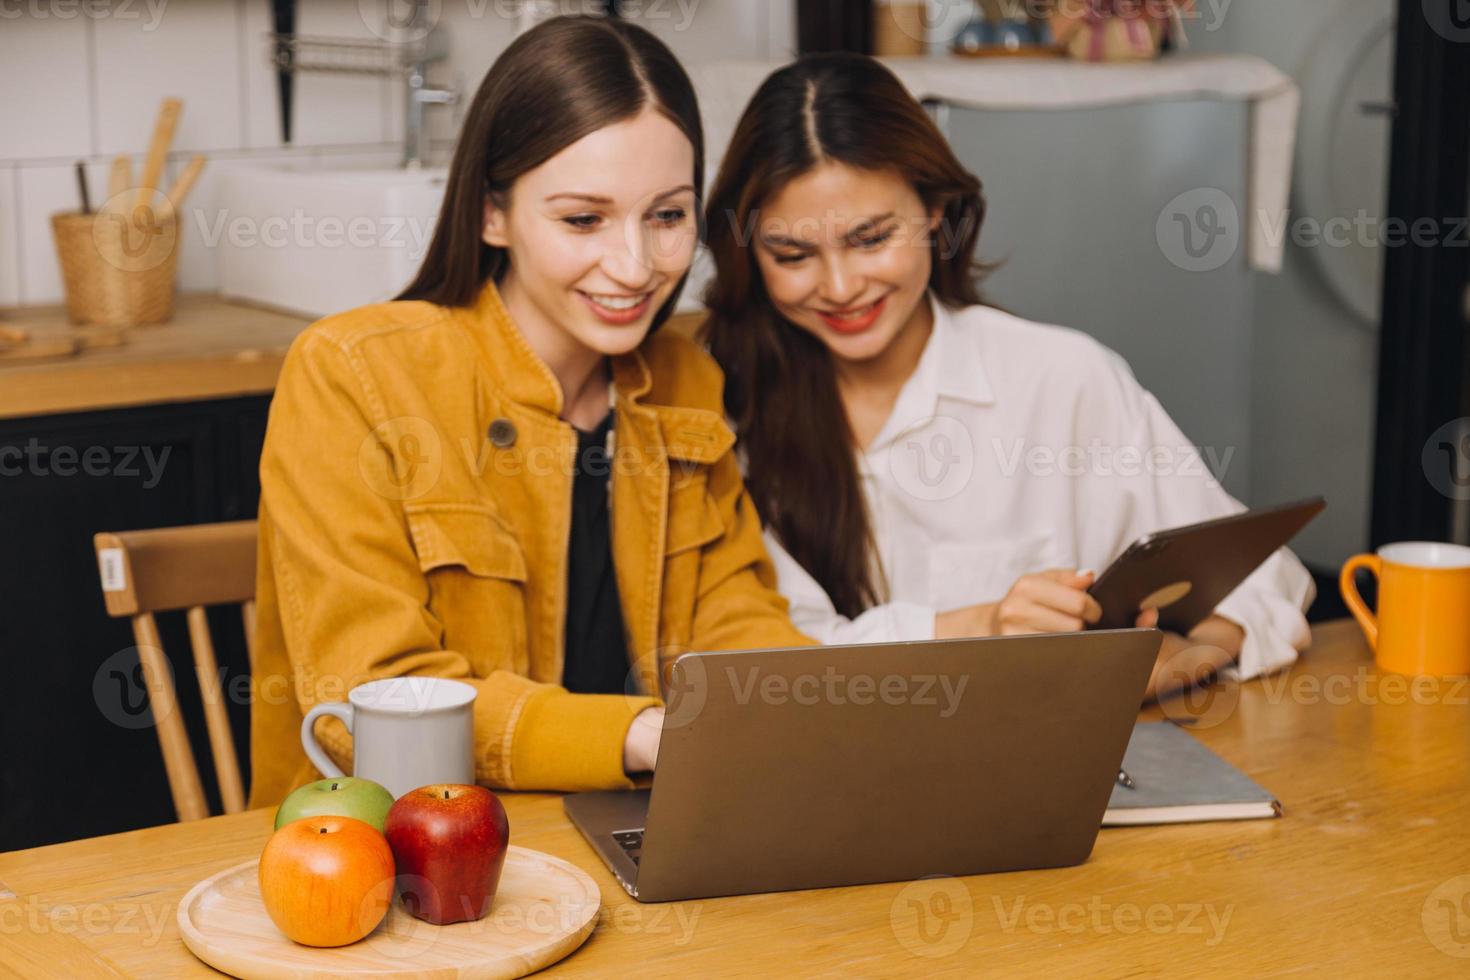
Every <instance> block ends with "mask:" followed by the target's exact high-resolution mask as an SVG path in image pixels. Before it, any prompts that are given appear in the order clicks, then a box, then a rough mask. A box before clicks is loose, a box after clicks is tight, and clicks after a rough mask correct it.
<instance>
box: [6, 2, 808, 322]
mask: <svg viewBox="0 0 1470 980" xmlns="http://www.w3.org/2000/svg"><path fill="white" fill-rule="evenodd" d="M624 3H625V7H626V9H627V10H628V12H629V14H630V15H631V17H632V19H634V20H637V21H639V22H640V23H643V24H645V26H647V27H649V29H650V30H652V31H654V33H656V34H658V35H659V36H660V37H662V38H663V39H664V40H665V41H667V42H668V43H669V44H670V46H672V47H673V49H674V51H675V53H676V54H678V55H679V56H680V57H681V58H683V59H684V60H685V61H686V62H688V63H691V64H693V63H697V62H699V61H702V60H706V59H711V58H731V57H780V56H782V55H783V54H786V53H789V50H790V47H791V45H792V38H793V34H794V29H795V28H794V15H793V13H792V11H793V10H794V7H795V4H794V0H624ZM386 4H387V0H300V4H299V7H298V13H297V30H298V32H299V33H301V34H304V35H305V34H313V35H328V36H337V37H350V38H359V39H374V38H378V37H381V36H384V35H389V36H391V34H392V31H391V29H389V28H388V27H387V26H386V23H385V20H384V17H385V12H386V10H387V6H386ZM438 5H439V9H440V15H439V22H440V23H441V24H443V25H444V27H445V29H446V31H447V35H448V40H449V49H450V54H449V59H448V61H447V62H445V63H443V64H439V65H436V66H435V67H434V68H433V69H432V71H431V79H430V80H431V82H432V83H434V84H451V85H453V86H454V87H456V88H457V89H458V90H459V92H460V93H461V96H462V100H461V103H460V105H459V106H456V107H453V108H447V109H446V108H444V107H440V106H431V107H430V108H429V110H428V118H429V125H430V134H431V136H433V137H434V140H435V142H434V146H435V148H436V150H437V154H438V157H439V161H440V162H442V161H443V160H444V159H445V158H446V157H447V151H448V149H449V147H450V146H451V145H452V143H453V140H454V136H455V134H456V132H457V131H458V127H459V124H460V122H461V121H462V119H463V115H464V113H465V111H466V109H467V107H468V103H469V101H470V99H471V98H473V96H474V93H475V90H476V89H477V88H478V87H479V84H480V81H481V79H482V78H483V77H484V75H485V72H486V71H488V70H489V68H490V65H491V64H492V63H493V62H494V60H495V58H496V57H497V56H498V55H499V54H500V52H501V51H503V50H504V49H505V47H506V45H508V44H509V43H510V42H511V40H512V39H513V38H514V37H515V33H516V28H517V24H516V22H515V19H514V17H513V16H511V14H513V12H514V2H513V0H439V2H438ZM9 6H10V8H11V9H12V13H13V14H15V15H13V16H4V17H3V19H0V93H3V96H0V306H11V305H15V304H17V303H20V304H38V303H56V302H59V301H60V300H61V298H62V296H61V276H60V271H59V269H58V268H57V263H56V252H55V246H54V245H53V243H52V240H51V224H50V222H51V214H52V213H53V212H55V211H63V210H75V209H76V208H77V206H78V204H79V201H78V193H77V187H76V177H75V173H74V171H73V169H72V167H73V163H74V162H75V161H77V160H82V161H84V162H85V164H86V173H87V182H88V187H89V190H90V193H91V196H92V200H93V203H94V205H95V204H100V203H102V201H104V200H105V198H106V187H107V171H108V166H109V163H110V158H111V156H112V155H113V154H115V153H120V152H126V153H128V154H130V156H131V157H132V160H133V172H134V174H135V175H136V174H137V173H139V172H140V171H141V168H142V153H143V151H144V150H145V149H146V148H147V144H148V140H149V137H150V136H151V134H152V131H153V121H154V117H155V115H156V113H157V111H158V105H159V103H160V101H161V100H162V99H163V98H165V97H167V96H170V95H173V96H178V97H180V98H182V99H183V100H184V112H183V116H182V118H181V120H180V124H179V128H178V131H177V133H176V134H175V139H174V145H173V152H172V153H171V155H170V157H169V163H168V168H167V171H166V175H167V179H168V180H169V181H172V180H173V178H174V177H176V176H177V174H178V172H179V170H180V169H181V168H182V167H183V166H184V164H185V163H186V162H187V161H188V159H189V157H190V156H191V155H192V154H193V153H194V152H204V153H206V154H207V155H208V156H209V163H208V165H207V166H206V168H205V171H204V175H203V177H202V178H201V180H200V182H199V184H198V185H197V186H196V187H195V189H194V192H193V194H192V196H191V198H190V200H189V202H188V205H187V208H186V211H187V213H186V215H185V230H184V237H183V242H184V246H183V249H184V250H183V253H182V254H181V256H180V265H179V279H180V286H181V287H182V288H183V289H186V290H196V289H212V288H214V287H215V286H216V284H217V281H218V277H217V275H216V273H215V268H214V254H213V251H212V249H211V248H210V247H209V241H208V239H209V237H210V235H211V234H212V233H213V232H214V231H215V230H217V228H218V224H219V221H220V220H221V216H220V215H219V213H218V205H217V188H218V177H219V174H220V173H221V172H222V171H223V170H224V169H226V168H228V167H232V166H250V165H259V164H261V163H271V164H273V165H294V166H301V167H307V168H310V167H327V168H338V167H342V168H354V167H368V168H380V167H391V166H395V165H396V164H397V161H398V159H399V155H400V153H401V144H402V139H403V89H402V83H401V82H400V81H399V80H397V79H393V78H374V77H361V76H347V75H321V74H301V75H298V76H297V78H296V91H295V99H294V102H295V123H294V133H293V135H294V139H293V142H292V144H291V145H289V146H288V145H283V144H282V142H281V127H280V113H279V108H278V106H279V97H278V94H277V92H276V75H275V69H274V67H273V66H272V65H271V64H270V62H269V42H268V39H267V37H266V35H267V33H269V31H270V30H271V28H272V24H271V16H270V0H135V2H132V3H129V4H126V5H122V4H112V5H102V7H100V8H98V9H101V10H102V11H104V13H106V14H107V16H92V15H87V14H84V13H83V10H82V8H83V7H84V6H85V5H84V4H75V5H70V4H49V5H48V4H25V5H18V4H11V5H9ZM399 6H401V3H400V4H399ZM562 6H563V7H565V8H567V9H568V10H570V9H576V8H579V7H580V6H581V3H580V0H564V2H563V4H562ZM17 12H18V13H17ZM3 13H4V11H0V14H3Z"/></svg>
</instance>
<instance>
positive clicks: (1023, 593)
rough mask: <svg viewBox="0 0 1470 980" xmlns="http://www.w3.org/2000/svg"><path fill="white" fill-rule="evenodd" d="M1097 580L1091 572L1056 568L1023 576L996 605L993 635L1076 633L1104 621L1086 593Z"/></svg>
mask: <svg viewBox="0 0 1470 980" xmlns="http://www.w3.org/2000/svg"><path fill="white" fill-rule="evenodd" d="M1096 578H1097V576H1096V574H1095V573H1093V572H1090V571H1084V572H1079V571H1075V570H1072V569H1065V568H1054V569H1051V570H1050V571H1046V572H1037V573H1035V574H1033V575H1022V576H1021V577H1020V578H1018V579H1016V584H1015V585H1012V586H1011V590H1010V591H1009V592H1007V593H1006V596H1005V598H1004V599H1002V600H1000V602H998V603H996V605H995V607H994V610H993V612H992V614H991V630H990V635H992V636H1017V635H1020V634H1023V633H1076V632H1078V631H1080V630H1084V629H1086V628H1087V627H1088V626H1089V625H1090V624H1092V623H1095V622H1097V621H1098V620H1099V619H1101V618H1102V606H1100V605H1098V604H1097V600H1096V599H1094V598H1093V597H1092V596H1090V595H1088V594H1087V590H1088V589H1089V588H1090V587H1091V586H1092V583H1093V581H1094V580H1095V579H1096Z"/></svg>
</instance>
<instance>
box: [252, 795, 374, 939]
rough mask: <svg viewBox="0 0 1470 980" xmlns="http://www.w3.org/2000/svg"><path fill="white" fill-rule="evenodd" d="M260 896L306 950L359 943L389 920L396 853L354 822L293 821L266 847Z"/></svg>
mask: <svg viewBox="0 0 1470 980" xmlns="http://www.w3.org/2000/svg"><path fill="white" fill-rule="evenodd" d="M260 897H261V898H262V899H264V901H265V910H266V911H267V912H269V913H270V917H271V921H272V922H274V923H275V924H276V926H277V928H279V929H280V930H281V931H282V932H284V933H285V934H286V935H287V936H289V937H290V938H291V939H293V940H295V941H296V942H298V943H301V944H302V945H304V946H346V945H347V944H348V943H355V942H357V941H358V940H359V939H361V938H362V937H363V936H366V935H367V934H368V933H370V932H372V931H373V930H374V929H375V928H377V925H378V923H379V922H381V921H383V916H385V915H387V914H388V906H389V904H390V903H391V902H392V901H393V852H392V851H391V850H390V849H389V847H388V841H387V840H386V839H385V838H384V837H383V835H382V834H380V833H378V831H377V829H376V828H374V827H373V826H371V825H370V824H366V823H363V822H362V821H361V820H357V819H354V818H353V817H342V816H336V815H322V816H316V817H303V818H301V819H300V820H293V821H291V822H290V823H288V824H286V825H285V826H284V827H282V828H281V829H280V830H278V831H276V832H275V833H274V834H272V835H271V838H270V840H268V841H266V844H265V851H264V852H262V853H261V855H260Z"/></svg>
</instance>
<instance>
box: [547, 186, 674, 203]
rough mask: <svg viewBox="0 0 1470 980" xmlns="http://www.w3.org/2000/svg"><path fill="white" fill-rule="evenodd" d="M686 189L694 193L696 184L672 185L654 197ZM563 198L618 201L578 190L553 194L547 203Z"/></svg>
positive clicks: (665, 195) (588, 201)
mask: <svg viewBox="0 0 1470 980" xmlns="http://www.w3.org/2000/svg"><path fill="white" fill-rule="evenodd" d="M685 191H688V192H690V193H693V192H694V185H693V184H680V185H679V186H678V187H671V188H669V189H668V190H666V191H663V192H662V193H660V194H658V195H657V196H655V197H654V201H662V200H663V199H664V198H666V197H673V196H674V195H675V194H682V193H684V192H685ZM562 198H567V199H570V200H574V201H586V202H587V203H588V204H615V203H617V202H615V201H614V200H613V199H612V198H610V197H605V196H603V195H601V194H581V193H578V192H576V191H563V192H562V193H560V194H552V195H551V196H550V197H548V198H546V201H547V203H550V202H551V201H556V200H560V199H562Z"/></svg>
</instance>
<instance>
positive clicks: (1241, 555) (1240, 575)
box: [1088, 497, 1327, 634]
mask: <svg viewBox="0 0 1470 980" xmlns="http://www.w3.org/2000/svg"><path fill="white" fill-rule="evenodd" d="M1326 506H1327V503H1326V501H1324V500H1323V499H1322V498H1321V497H1313V498H1312V499H1310V500H1301V501H1297V502H1296V503H1291V504H1282V505H1281V506H1280V507H1270V508H1267V509H1264V510H1248V511H1245V512H1244V513H1241V514H1234V515H1232V516H1230V517H1221V518H1219V519H1217V520H1213V521H1205V522H1204V523H1202V524H1191V525H1189V526H1188V527H1176V528H1174V529H1172V530H1169V531H1159V532H1157V533H1155V534H1150V535H1148V536H1147V537H1144V538H1141V539H1139V540H1138V541H1136V542H1134V544H1133V545H1132V547H1130V548H1129V549H1128V550H1127V551H1125V552H1123V554H1122V556H1121V557H1119V558H1118V560H1117V561H1115V562H1113V563H1112V564H1111V565H1109V566H1108V568H1107V570H1106V571H1105V572H1103V573H1102V575H1101V576H1100V577H1099V578H1098V580H1097V581H1096V582H1094V583H1093V585H1092V588H1091V589H1089V590H1088V592H1089V593H1090V594H1091V595H1092V597H1093V598H1094V599H1096V600H1097V601H1098V604H1099V605H1101V606H1102V610H1103V614H1102V619H1101V620H1099V621H1098V622H1097V624H1096V625H1094V626H1093V627H1092V628H1093V629H1121V628H1126V627H1129V626H1132V625H1133V623H1134V621H1135V620H1136V619H1137V618H1138V614H1139V612H1140V611H1142V610H1144V609H1150V608H1152V609H1157V610H1159V629H1163V630H1170V631H1171V632H1174V633H1181V634H1182V633H1188V632H1189V631H1190V630H1192V629H1194V628H1195V627H1196V626H1198V625H1199V624H1200V622H1201V621H1203V620H1204V619H1205V618H1206V617H1208V616H1209V615H1210V614H1211V613H1212V612H1214V611H1215V607H1216V606H1218V605H1219V604H1220V602H1221V601H1222V600H1223V599H1224V598H1225V597H1226V596H1228V595H1229V594H1230V593H1231V592H1232V591H1234V589H1235V587H1236V586H1237V585H1239V584H1240V583H1241V582H1244V581H1245V579H1246V577H1247V576H1249V575H1250V574H1251V572H1254V571H1255V570H1256V569H1257V568H1259V567H1260V565H1261V563H1262V562H1264V561H1265V560H1266V559H1267V558H1270V557H1271V555H1272V554H1274V553H1275V552H1276V550H1277V549H1278V548H1281V547H1284V546H1285V545H1286V543H1287V542H1288V541H1290V540H1291V539H1292V538H1294V537H1296V534H1297V532H1298V531H1300V530H1301V529H1302V528H1304V527H1306V526H1307V525H1308V524H1309V523H1311V521H1312V519H1313V518H1314V517H1316V516H1317V515H1318V514H1320V513H1322V511H1323V509H1324V508H1325V507H1326Z"/></svg>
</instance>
